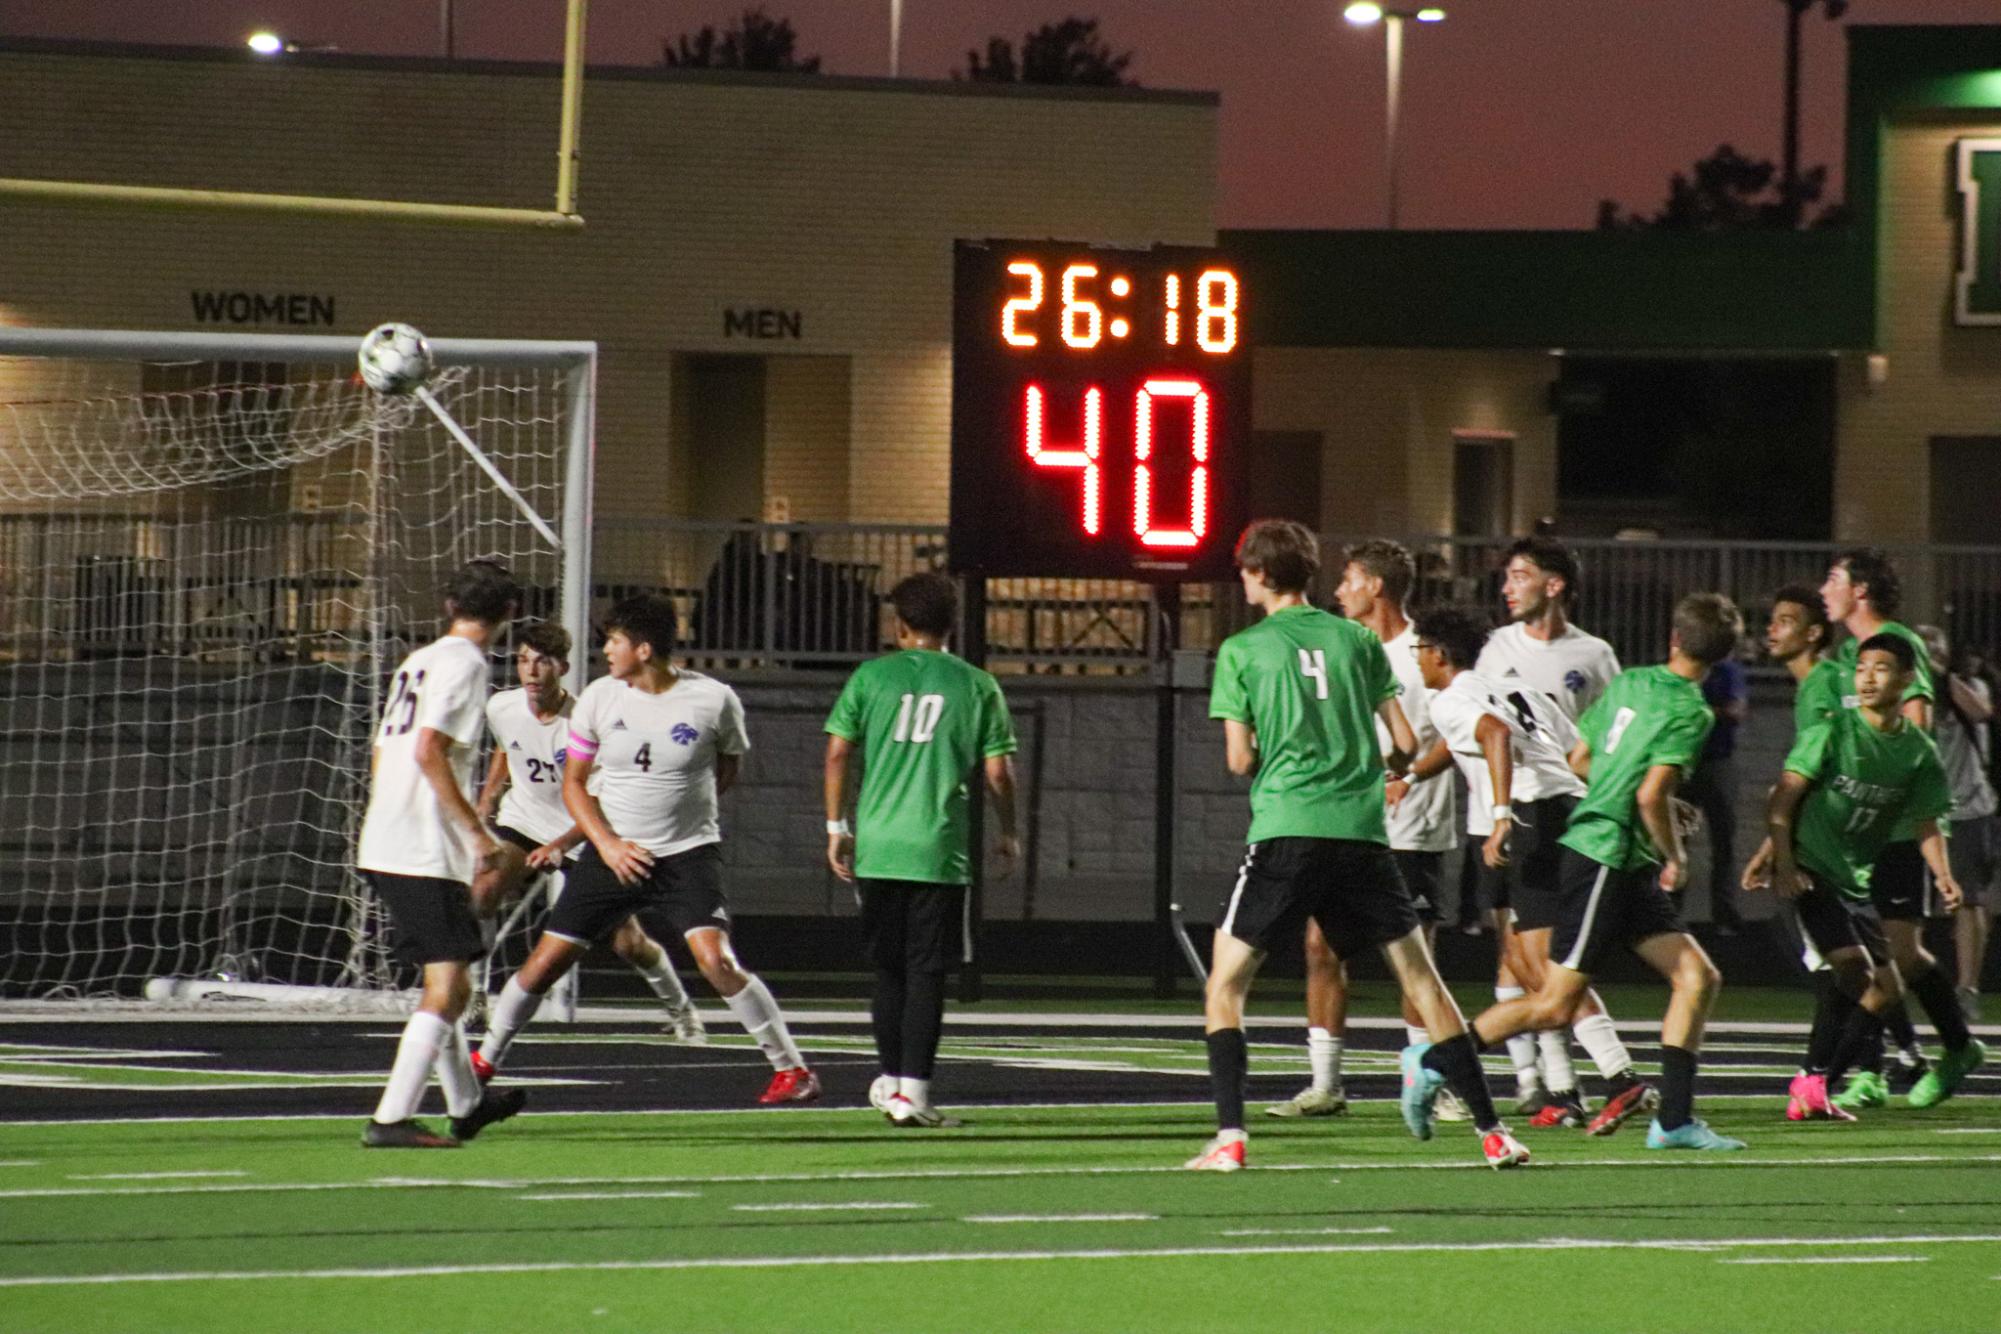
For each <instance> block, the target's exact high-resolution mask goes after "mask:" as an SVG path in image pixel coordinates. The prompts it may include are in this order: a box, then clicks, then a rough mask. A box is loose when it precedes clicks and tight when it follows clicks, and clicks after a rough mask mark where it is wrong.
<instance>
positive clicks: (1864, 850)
mask: <svg viewBox="0 0 2001 1334" xmlns="http://www.w3.org/2000/svg"><path fill="white" fill-rule="evenodd" d="M1786 772H1787V773H1795V774H1798V775H1800V776H1801V777H1802V778H1806V779H1810V780H1811V781H1812V783H1813V787H1812V788H1810V789H1809V790H1808V791H1807V795H1806V799H1805V800H1804V801H1802V802H1801V803H1800V811H1799V818H1798V820H1797V821H1796V823H1795V828H1794V833H1793V855H1794V857H1795V858H1796V859H1797V860H1798V862H1799V864H1800V865H1802V866H1804V867H1806V869H1807V870H1809V871H1811V872H1813V874H1814V875H1815V876H1816V877H1818V878H1819V879H1821V880H1825V881H1826V882H1827V883H1829V884H1831V885H1833V886H1834V887H1835V888H1836V889H1838V890H1840V891H1841V892H1842V893H1843V894H1845V895H1847V896H1848V897H1849V898H1851V899H1861V900H1867V899H1868V897H1869V870H1870V867H1872V866H1874V865H1875V862H1876V857H1877V855H1878V854H1879V853H1881V852H1882V851H1883V847H1884V845H1885V844H1887V843H1890V842H1892V841H1893V836H1894V834H1895V831H1896V830H1897V829H1899V828H1902V827H1904V826H1906V825H1909V826H1911V827H1912V828H1913V830H1914V831H1915V826H1916V824H1917V822H1919V821H1921V820H1935V819H1937V818H1939V817H1940V816H1942V815H1944V814H1945V813H1946V811H1947V810H1949V809H1951V806H1952V793H1951V791H1950V789H1949V787H1948V786H1947V783H1946V780H1945V766H1944V765H1942V764H1941V763H1940V762H1939V758H1938V747H1937V746H1936V745H1935V744H1933V742H1932V739H1931V738H1930V737H1929V736H1926V735H1925V733H1924V730H1923V729H1922V728H1919V727H1915V726H1913V725H1912V724H1911V722H1910V720H1909V719H1906V718H1899V719H1897V720H1896V725H1895V726H1894V727H1892V728H1891V729H1890V730H1889V731H1887V732H1879V731H1877V730H1876V729H1875V728H1874V727H1872V726H1870V725H1869V720H1868V719H1866V718H1864V717H1863V716H1862V712H1861V710H1859V709H1841V710H1839V711H1837V712H1835V713H1833V714H1831V715H1829V716H1828V717H1826V718H1823V719H1821V720H1820V721H1819V722H1817V723H1815V724H1813V726H1811V727H1808V728H1806V729H1805V730H1804V731H1802V732H1801V733H1800V734H1799V737H1798V739H1797V740H1795V741H1794V742H1793V748H1792V751H1791V753H1790V754H1788V755H1787V756H1786Z"/></svg>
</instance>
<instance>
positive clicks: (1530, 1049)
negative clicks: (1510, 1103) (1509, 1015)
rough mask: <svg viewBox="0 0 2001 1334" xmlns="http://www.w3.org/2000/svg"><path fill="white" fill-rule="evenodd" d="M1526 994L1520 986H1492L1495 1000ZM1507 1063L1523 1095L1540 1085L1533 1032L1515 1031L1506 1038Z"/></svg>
mask: <svg viewBox="0 0 2001 1334" xmlns="http://www.w3.org/2000/svg"><path fill="white" fill-rule="evenodd" d="M1526 995H1528V992H1527V991H1525V990H1523V989H1522V988H1521V987H1501V986H1497V987H1495V988H1494V999H1495V1000H1497V1001H1509V1000H1515V999H1518V998H1519V997H1522V996H1526ZM1508 1063H1509V1064H1510V1065H1512V1066H1514V1067H1515V1087H1516V1088H1517V1089H1519V1090H1521V1092H1522V1094H1523V1095H1524V1096H1526V1095H1528V1094H1530V1093H1533V1092H1535V1091H1536V1090H1537V1089H1539V1088H1541V1087H1542V1076H1541V1075H1539V1074H1537V1073H1536V1068H1535V1035H1534V1034H1533V1033H1517V1034H1515V1035H1514V1036H1513V1037H1511V1038H1509V1039H1508Z"/></svg>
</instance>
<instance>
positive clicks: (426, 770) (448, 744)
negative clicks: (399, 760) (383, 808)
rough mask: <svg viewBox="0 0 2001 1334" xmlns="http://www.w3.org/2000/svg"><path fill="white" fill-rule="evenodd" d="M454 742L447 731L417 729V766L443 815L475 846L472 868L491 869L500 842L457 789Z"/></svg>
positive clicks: (497, 854) (496, 859) (497, 853)
mask: <svg viewBox="0 0 2001 1334" xmlns="http://www.w3.org/2000/svg"><path fill="white" fill-rule="evenodd" d="M456 744H457V743H456V742H454V741H453V740H452V737H451V734H450V733H448V732H440V731H439V730H438V729H437V728H435V727H422V728H419V729H418V730H417V769H418V771H419V772H420V773H422V774H423V775H424V781H425V782H427V783H429V784H430V785H431V791H432V792H434V793H436V794H437V798H438V805H439V806H440V807H442V808H443V809H444V812H445V818H446V819H447V820H449V821H451V822H452V823H453V824H454V825H456V826H458V828H459V831H460V832H461V833H463V834H464V835H465V836H466V838H467V840H468V841H469V842H470V843H471V844H472V846H473V848H474V849H475V853H474V856H475V858H476V859H477V864H476V866H475V868H474V869H475V870H476V871H478V872H480V873H485V872H488V871H491V870H492V869H493V868H494V864H495V863H496V862H497V861H498V860H499V857H500V843H499V842H498V840H496V839H495V838H494V836H493V835H492V833H491V832H489V831H488V829H487V827H486V824H485V822H484V821H482V820H481V819H480V818H479V812H478V811H476V810H474V809H473V808H472V803H471V802H469V801H467V800H466V794H465V793H464V792H462V791H460V790H459V783H458V777H457V776H456V775H455V774H453V773H452V747H453V746H454V745H456Z"/></svg>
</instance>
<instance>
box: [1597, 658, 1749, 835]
mask: <svg viewBox="0 0 2001 1334" xmlns="http://www.w3.org/2000/svg"><path fill="white" fill-rule="evenodd" d="M1715 721H1716V715H1715V713H1714V712H1712V711H1711V709H1710V707H1709V705H1707V704H1705V703H1704V702H1703V699H1702V688H1701V687H1700V686H1698V685H1696V683H1695V682H1693V681H1691V680H1689V679H1688V678H1687V677H1683V676H1677V675H1675V674H1674V673H1673V672H1671V671H1669V670H1668V669H1667V668H1666V667H1664V666H1663V667H1635V668H1633V669H1632V670H1631V671H1625V672H1621V673H1619V674H1618V675H1617V676H1615V677H1613V678H1612V684H1610V685H1608V686H1606V687H1605V693H1604V694H1602V695H1600V696H1599V697H1598V702H1597V703H1595V704H1593V705H1592V706H1591V707H1590V709H1589V710H1587V711H1586V712H1585V715H1584V716H1583V717H1582V718H1580V719H1578V721H1577V730H1578V733H1579V734H1580V735H1581V736H1582V737H1583V738H1584V740H1585V742H1586V743H1587V744H1589V745H1590V747H1591V777H1590V779H1589V780H1588V782H1589V787H1588V788H1587V789H1586V791H1585V793H1584V797H1583V799H1582V800H1581V801H1579V802H1578V803H1577V806H1576V809H1574V810H1572V811H1571V813H1570V827H1569V829H1568V830H1566V831H1565V833H1564V835H1563V838H1562V839H1561V840H1560V842H1562V844H1563V846H1565V847H1567V848H1570V849H1572V850H1574V851H1577V852H1581V853H1583V854H1584V855H1585V856H1586V857H1589V858H1590V859H1591V860H1592V861H1594V862H1597V863H1599V864H1600V865H1602V866H1609V867H1611V868H1613V869H1614V870H1619V871H1629V870H1634V869H1636V868H1638V867H1642V866H1647V865H1650V864H1652V863H1654V862H1658V861H1660V860H1661V859H1662V857H1661V852H1660V850H1659V849H1658V848H1656V847H1654V841H1653V839H1652V837H1651V836H1649V835H1648V833H1647V829H1646V825H1645V824H1644V823H1642V821H1641V820H1640V784H1641V783H1643V782H1645V781H1646V777H1647V771H1648V770H1650V769H1653V768H1656V767H1658V766H1660V765H1663V764H1672V765H1678V766H1679V767H1681V768H1682V769H1691V768H1693V767H1694V766H1695V762H1696V761H1697V760H1699V759H1701V758H1702V745H1703V742H1705V741H1707V740H1708V739H1709V729H1710V727H1711V725H1712V724H1714V723H1715Z"/></svg>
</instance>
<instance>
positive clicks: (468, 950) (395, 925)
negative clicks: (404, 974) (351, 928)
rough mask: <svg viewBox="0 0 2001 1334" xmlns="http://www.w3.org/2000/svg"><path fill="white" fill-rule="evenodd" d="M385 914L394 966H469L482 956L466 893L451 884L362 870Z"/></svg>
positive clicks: (479, 935)
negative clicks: (465, 964) (386, 915)
mask: <svg viewBox="0 0 2001 1334" xmlns="http://www.w3.org/2000/svg"><path fill="white" fill-rule="evenodd" d="M361 874H362V876H363V877H364V878H365V879H366V880H367V881H368V884H369V887H370V888H372V889H373V890H374V891H375V897H376V898H378V899H381V900H382V906H383V907H385V908H387V909H388V910H389V927H390V936H391V938H392V940H393V941H394V944H393V945H392V947H391V949H390V953H392V954H393V955H395V957H396V961H397V962H398V963H406V964H415V965H422V964H427V963H470V962H472V961H473V960H474V959H478V958H483V957H484V956H485V954H486V951H487V941H486V936H485V933H484V932H482V931H481V930H480V925H479V919H478V918H476V917H474V916H473V914H472V894H471V893H470V892H469V891H468V890H467V889H466V887H465V886H464V885H462V884H460V883H459V882H458V881H456V880H445V879H440V878H437V877H433V876H424V875H397V874H395V873H393V872H390V871H363V872H362V873H361Z"/></svg>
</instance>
